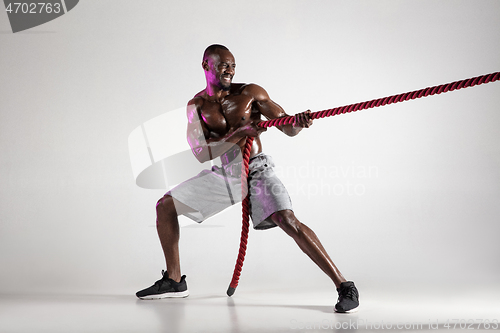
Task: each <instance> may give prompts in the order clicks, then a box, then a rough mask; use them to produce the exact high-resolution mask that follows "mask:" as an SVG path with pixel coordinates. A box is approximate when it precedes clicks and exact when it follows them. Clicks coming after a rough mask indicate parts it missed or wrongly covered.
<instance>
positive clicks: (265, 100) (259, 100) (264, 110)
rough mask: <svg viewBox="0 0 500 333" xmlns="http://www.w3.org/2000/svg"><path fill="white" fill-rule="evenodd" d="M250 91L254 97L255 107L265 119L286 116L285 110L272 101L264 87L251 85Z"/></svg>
mask: <svg viewBox="0 0 500 333" xmlns="http://www.w3.org/2000/svg"><path fill="white" fill-rule="evenodd" d="M252 92H253V94H254V98H255V107H256V108H257V110H259V112H260V113H261V114H262V115H263V116H264V117H266V118H267V119H275V118H280V117H284V116H287V114H286V112H285V110H283V108H282V107H281V106H279V105H278V103H276V102H274V101H273V100H272V99H271V98H270V97H269V95H268V93H267V91H265V90H264V88H262V87H259V86H257V85H253V87H252Z"/></svg>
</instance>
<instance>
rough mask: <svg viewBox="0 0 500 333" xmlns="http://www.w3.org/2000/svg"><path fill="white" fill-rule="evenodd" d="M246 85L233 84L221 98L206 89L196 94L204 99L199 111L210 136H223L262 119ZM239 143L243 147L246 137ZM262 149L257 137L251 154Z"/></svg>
mask: <svg viewBox="0 0 500 333" xmlns="http://www.w3.org/2000/svg"><path fill="white" fill-rule="evenodd" d="M245 87H246V85H243V84H233V85H232V87H231V90H230V92H229V94H228V95H227V96H225V97H223V98H222V99H220V100H214V99H212V98H211V97H210V96H207V95H206V94H205V93H204V91H202V92H200V93H199V94H197V95H196V97H198V98H201V99H202V104H201V106H200V110H199V112H200V116H201V118H202V119H201V120H202V121H203V122H204V123H205V125H206V128H207V130H208V138H218V137H223V136H224V135H226V134H227V133H228V132H230V131H234V130H235V129H237V128H239V127H242V126H244V125H246V124H248V123H250V122H252V121H254V122H255V121H258V120H260V116H261V113H260V112H259V111H258V110H257V109H256V108H255V107H254V102H255V99H254V97H253V96H251V94H247V93H245V91H244V90H245ZM208 138H207V139H208ZM237 144H238V145H239V146H240V148H241V149H243V148H244V146H245V139H241V140H240V141H239V142H238V143H237ZM261 151H262V145H261V142H260V138H259V137H256V138H255V140H254V143H253V146H252V151H251V155H250V156H254V155H256V154H258V153H260V152H261Z"/></svg>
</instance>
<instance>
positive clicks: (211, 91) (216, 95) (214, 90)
mask: <svg viewBox="0 0 500 333" xmlns="http://www.w3.org/2000/svg"><path fill="white" fill-rule="evenodd" d="M205 92H206V94H207V95H208V96H210V97H212V98H213V99H215V100H220V99H222V98H224V97H226V96H227V95H229V90H222V89H221V88H220V87H219V86H217V85H214V84H211V83H207V87H206V88H205Z"/></svg>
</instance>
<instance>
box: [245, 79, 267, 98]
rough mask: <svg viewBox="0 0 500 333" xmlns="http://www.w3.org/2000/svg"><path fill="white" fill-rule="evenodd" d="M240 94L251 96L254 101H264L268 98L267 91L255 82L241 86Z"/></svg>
mask: <svg viewBox="0 0 500 333" xmlns="http://www.w3.org/2000/svg"><path fill="white" fill-rule="evenodd" d="M241 94H242V95H248V96H251V97H253V98H254V99H255V100H256V101H266V100H268V99H269V95H268V94H267V91H266V90H265V89H264V88H262V87H261V86H259V85H258V84H255V83H248V84H245V85H243V86H242V90H241Z"/></svg>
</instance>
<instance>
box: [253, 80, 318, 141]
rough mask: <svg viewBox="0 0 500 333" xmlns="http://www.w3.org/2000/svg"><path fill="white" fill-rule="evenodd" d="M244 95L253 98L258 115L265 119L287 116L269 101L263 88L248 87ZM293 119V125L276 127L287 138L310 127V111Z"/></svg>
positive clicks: (280, 108) (279, 107) (256, 86)
mask: <svg viewBox="0 0 500 333" xmlns="http://www.w3.org/2000/svg"><path fill="white" fill-rule="evenodd" d="M244 93H247V94H251V95H252V96H253V97H254V98H255V105H256V107H257V109H258V110H259V111H260V113H261V114H262V115H263V116H264V117H266V118H267V119H275V118H281V117H286V116H288V115H287V114H286V112H285V110H283V108H282V107H281V106H279V105H278V104H277V103H275V102H274V101H272V100H271V98H269V95H268V94H267V92H266V91H265V90H264V88H262V87H260V86H258V85H256V84H250V85H248V86H247V87H246V88H245V90H244ZM294 117H295V119H294V122H293V124H288V125H282V126H276V127H278V129H279V130H280V131H282V132H283V133H285V134H286V135H288V136H295V135H297V134H299V132H300V131H301V130H302V128H304V127H306V128H308V127H309V126H311V125H312V123H313V121H312V118H311V111H310V110H307V111H305V112H301V113H297V114H296V115H294Z"/></svg>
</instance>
